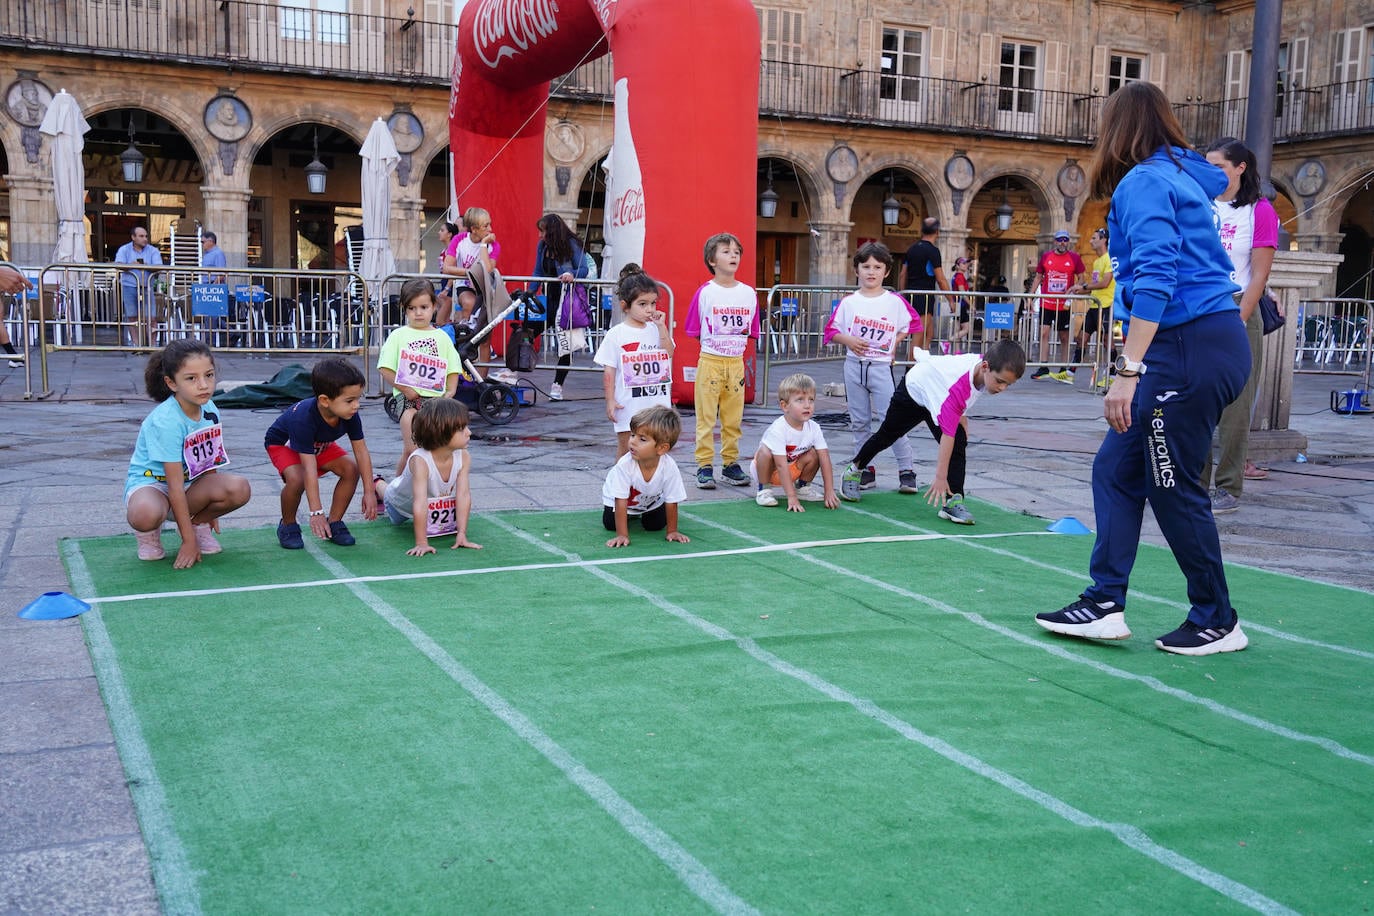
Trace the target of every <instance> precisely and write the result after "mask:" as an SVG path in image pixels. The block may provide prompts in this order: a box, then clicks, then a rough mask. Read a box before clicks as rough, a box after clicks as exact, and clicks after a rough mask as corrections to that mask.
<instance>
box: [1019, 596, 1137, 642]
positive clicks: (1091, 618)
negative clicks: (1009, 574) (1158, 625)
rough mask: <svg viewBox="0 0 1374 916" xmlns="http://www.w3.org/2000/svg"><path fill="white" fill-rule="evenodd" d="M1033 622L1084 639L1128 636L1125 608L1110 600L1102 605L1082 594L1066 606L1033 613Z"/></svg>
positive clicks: (1053, 630) (1055, 631) (1051, 630)
mask: <svg viewBox="0 0 1374 916" xmlns="http://www.w3.org/2000/svg"><path fill="white" fill-rule="evenodd" d="M1035 622H1036V623H1038V624H1040V625H1041V626H1042V627H1044V628H1045V629H1047V630H1049V631H1050V632H1051V633H1062V634H1063V635H1065V636H1080V637H1082V638H1084V639H1126V638H1127V637H1129V636H1130V635H1131V631H1130V630H1129V629H1127V627H1126V611H1125V609H1124V608H1122V606H1121V605H1119V604H1117V603H1116V602H1115V601H1110V602H1108V603H1107V606H1106V607H1102V606H1101V605H1099V604H1098V603H1097V602H1096V601H1092V600H1089V599H1088V598H1087V597H1085V596H1083V595H1079V596H1078V600H1077V601H1075V602H1074V603H1073V604H1070V605H1069V606H1068V607H1065V608H1061V609H1059V610H1057V611H1052V612H1049V613H1045V614H1036V615H1035Z"/></svg>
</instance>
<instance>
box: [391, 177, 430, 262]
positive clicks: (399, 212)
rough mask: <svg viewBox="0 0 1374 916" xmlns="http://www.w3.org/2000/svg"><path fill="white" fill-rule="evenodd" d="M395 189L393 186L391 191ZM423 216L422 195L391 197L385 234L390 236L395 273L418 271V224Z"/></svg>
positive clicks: (423, 202)
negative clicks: (388, 223)
mask: <svg viewBox="0 0 1374 916" xmlns="http://www.w3.org/2000/svg"><path fill="white" fill-rule="evenodd" d="M396 191H397V189H396V188H395V187H393V188H392V193H393V194H395V192H396ZM424 216H425V201H424V198H423V197H392V199H391V225H390V226H388V227H387V234H388V235H389V236H390V243H391V254H392V256H393V257H395V258H396V272H397V273H403V274H413V273H419V271H420V224H421V223H422V222H423V221H424Z"/></svg>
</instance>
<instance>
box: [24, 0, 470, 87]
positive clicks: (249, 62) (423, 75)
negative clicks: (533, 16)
mask: <svg viewBox="0 0 1374 916" xmlns="http://www.w3.org/2000/svg"><path fill="white" fill-rule="evenodd" d="M457 35H458V29H457V26H453V25H445V24H443V23H438V22H424V21H421V20H409V19H398V18H393V17H388V16H365V15H361V14H358V13H330V12H322V11H318V10H310V9H300V8H296V7H286V6H278V5H277V4H275V3H251V2H243V0H85V2H79V0H71V2H66V3H57V2H53V0H0V46H4V45H9V46H11V47H13V46H22V47H25V48H29V49H35V50H52V51H74V52H78V53H83V54H97V55H109V56H115V57H134V56H146V57H149V58H153V59H156V60H174V61H180V62H183V63H192V64H212V65H226V64H232V65H235V66H241V67H251V68H252V69H256V70H274V71H284V72H294V73H309V74H313V75H318V76H331V77H339V78H345V79H366V80H384V81H391V80H395V81H402V82H430V83H435V84H438V85H447V84H448V82H449V72H450V69H451V67H452V64H453V49H454V47H455V43H456V41H457Z"/></svg>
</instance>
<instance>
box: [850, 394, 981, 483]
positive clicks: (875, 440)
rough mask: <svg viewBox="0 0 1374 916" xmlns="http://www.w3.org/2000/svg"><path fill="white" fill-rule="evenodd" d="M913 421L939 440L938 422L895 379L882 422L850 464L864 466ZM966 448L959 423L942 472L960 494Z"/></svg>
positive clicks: (907, 428)
mask: <svg viewBox="0 0 1374 916" xmlns="http://www.w3.org/2000/svg"><path fill="white" fill-rule="evenodd" d="M917 423H925V425H926V426H928V427H930V431H931V433H932V434H933V435H934V436H935V441H936V442H939V441H940V439H941V438H942V436H941V433H940V424H938V423H936V422H935V418H934V417H932V416H931V415H930V411H929V410H927V409H926V408H924V407H922V406H921V405H920V404H917V403H916V402H915V401H913V400H912V399H911V395H910V394H909V393H908V392H907V390H906V385H905V384H904V383H903V382H898V383H897V388H896V390H895V391H893V392H892V400H891V402H889V404H888V405H887V416H886V417H884V418H883V424H882V425H881V426H879V427H878V431H877V432H876V433H874V434H873V435H871V436H869V437H868V441H867V442H865V443H864V444H863V448H861V449H859V454H858V455H857V456H856V457H855V458H854V466H855V467H856V468H860V469H862V468H866V467H868V463H869V462H870V461H872V460H873V458H874V457H875V456H876V455H877V454H878V453H879V452H881V451H883V450H884V449H887V448H890V447H891V446H892V443H894V442H896V441H897V440H898V439H900V438H901V437H902V436H905V435H906V434H907V433H909V432H911V431H912V430H913V429H915V428H916V424H917ZM967 449H968V435H967V434H966V433H965V432H964V426H963V424H962V423H961V424H959V428H958V430H957V431H956V432H955V433H954V454H952V455H950V457H949V471H948V473H947V474H946V475H945V477H946V480H947V481H948V482H949V490H950V492H951V493H957V494H959V495H960V496H962V495H963V493H964V466H965V465H964V461H965V452H966V451H967Z"/></svg>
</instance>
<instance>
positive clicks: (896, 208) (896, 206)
mask: <svg viewBox="0 0 1374 916" xmlns="http://www.w3.org/2000/svg"><path fill="white" fill-rule="evenodd" d="M901 218H902V202H901V201H900V200H898V199H897V197H896V195H895V194H894V193H893V188H892V173H891V172H888V173H887V199H886V200H884V201H883V225H884V226H895V225H897V220H899V219H901Z"/></svg>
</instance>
